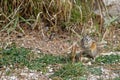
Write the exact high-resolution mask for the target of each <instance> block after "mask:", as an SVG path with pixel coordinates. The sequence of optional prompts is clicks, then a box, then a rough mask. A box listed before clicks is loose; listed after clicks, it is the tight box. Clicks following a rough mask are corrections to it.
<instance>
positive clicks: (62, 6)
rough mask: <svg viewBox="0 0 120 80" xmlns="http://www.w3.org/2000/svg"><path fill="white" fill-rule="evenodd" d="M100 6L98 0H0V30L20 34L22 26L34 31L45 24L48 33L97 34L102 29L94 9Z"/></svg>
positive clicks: (100, 16)
mask: <svg viewBox="0 0 120 80" xmlns="http://www.w3.org/2000/svg"><path fill="white" fill-rule="evenodd" d="M103 8H104V9H105V7H104V5H103V3H102V1H99V0H23V1H22V0H1V2H0V27H1V28H0V29H1V31H7V32H8V33H10V32H13V31H16V30H18V31H21V32H23V33H24V28H25V27H28V28H29V29H37V30H40V29H42V28H44V27H45V28H46V27H47V32H49V33H48V34H51V32H55V33H58V32H60V31H64V30H66V29H67V30H71V28H72V29H74V30H75V31H77V32H78V33H79V34H86V33H88V34H92V35H97V36H100V37H101V35H103V34H104V33H105V29H106V28H104V27H103V22H104V20H103V19H102V14H101V12H100V15H96V14H95V13H94V10H96V9H99V10H100V11H102V9H103ZM23 24H26V25H25V26H24V25H23ZM28 28H25V29H28ZM106 30H107V29H106ZM102 37H104V36H102Z"/></svg>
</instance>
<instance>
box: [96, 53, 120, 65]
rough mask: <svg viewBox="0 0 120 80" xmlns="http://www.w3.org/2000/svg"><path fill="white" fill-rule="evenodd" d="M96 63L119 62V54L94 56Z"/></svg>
mask: <svg viewBox="0 0 120 80" xmlns="http://www.w3.org/2000/svg"><path fill="white" fill-rule="evenodd" d="M95 61H96V62H98V63H104V64H112V63H119V62H120V55H113V54H111V55H105V56H100V57H98V58H96V60H95Z"/></svg>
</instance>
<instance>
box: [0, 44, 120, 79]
mask: <svg viewBox="0 0 120 80" xmlns="http://www.w3.org/2000/svg"><path fill="white" fill-rule="evenodd" d="M95 61H96V62H95V63H94V64H95V65H97V66H99V64H98V63H105V64H112V63H118V62H120V56H119V55H109V56H100V57H98V58H96V60H95ZM11 65H12V67H11ZM50 65H51V66H52V68H53V70H54V74H52V75H50V77H51V78H52V79H53V80H56V78H57V79H58V78H59V79H62V80H70V79H71V80H86V79H87V75H88V74H94V75H101V74H102V71H101V68H100V67H96V66H94V65H91V66H86V65H83V63H81V62H75V63H72V62H71V60H70V58H69V57H66V56H55V55H52V54H43V53H37V54H36V53H33V52H31V51H30V50H29V49H26V48H23V47H16V46H15V45H11V46H9V47H7V48H6V49H0V67H3V66H6V67H10V68H11V69H14V68H16V67H17V68H24V67H25V66H26V67H28V68H29V69H32V70H37V71H42V72H43V74H46V73H47V72H49V69H48V68H47V67H48V66H50ZM55 66H57V67H59V68H57V67H55ZM11 73H12V71H7V72H6V74H7V75H9V74H11ZM115 80H119V78H116V79H115Z"/></svg>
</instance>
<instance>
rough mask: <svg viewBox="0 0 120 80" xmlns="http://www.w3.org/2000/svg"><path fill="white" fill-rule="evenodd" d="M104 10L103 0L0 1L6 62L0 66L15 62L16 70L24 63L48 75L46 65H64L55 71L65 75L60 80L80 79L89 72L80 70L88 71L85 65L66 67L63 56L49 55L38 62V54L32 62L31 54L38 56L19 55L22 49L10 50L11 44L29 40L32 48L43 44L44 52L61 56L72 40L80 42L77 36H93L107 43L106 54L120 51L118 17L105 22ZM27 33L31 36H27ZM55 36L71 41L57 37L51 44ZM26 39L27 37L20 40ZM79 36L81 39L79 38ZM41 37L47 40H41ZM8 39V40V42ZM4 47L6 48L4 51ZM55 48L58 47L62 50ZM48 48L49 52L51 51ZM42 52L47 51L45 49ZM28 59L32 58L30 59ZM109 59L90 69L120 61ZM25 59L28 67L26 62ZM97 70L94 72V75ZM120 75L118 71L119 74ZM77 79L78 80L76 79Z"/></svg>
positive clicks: (1, 28)
mask: <svg viewBox="0 0 120 80" xmlns="http://www.w3.org/2000/svg"><path fill="white" fill-rule="evenodd" d="M97 9H98V10H100V13H99V14H96V13H95V12H94V11H95V10H97ZM102 10H107V8H106V7H105V6H104V4H103V2H102V0H0V52H1V53H0V60H1V61H3V62H0V65H1V64H2V66H3V65H4V64H8V65H9V66H10V64H12V63H13V64H14V66H15V67H16V63H17V65H18V62H19V60H21V62H20V64H22V65H24V66H27V67H28V68H29V67H30V69H31V68H33V69H35V70H38V71H39V69H40V70H41V69H42V68H44V69H43V70H44V71H46V73H47V70H46V66H54V65H55V66H56V65H57V66H58V65H60V64H61V65H62V66H60V67H63V69H62V68H61V69H60V70H59V71H57V72H55V74H53V76H55V77H56V76H58V75H60V74H62V75H61V76H60V78H61V77H63V76H64V74H65V76H64V79H70V78H71V77H73V78H72V79H74V77H75V79H81V78H79V77H78V74H81V75H82V74H84V73H86V71H83V72H81V69H82V70H87V67H89V66H86V65H84V66H86V67H85V68H84V66H83V65H82V63H79V62H78V63H75V64H73V65H72V66H71V63H69V60H68V62H66V64H63V63H61V61H67V60H66V59H67V58H65V60H64V57H63V58H61V57H58V58H57V57H56V56H55V57H54V56H53V55H52V56H51V55H50V56H49V55H48V56H45V55H46V54H45V55H44V57H43V58H40V59H39V58H38V55H37V57H35V58H34V59H33V60H31V58H33V56H31V55H35V54H32V53H31V55H30V56H29V55H26V54H25V55H26V56H24V55H22V54H16V52H19V51H20V53H23V54H24V53H25V52H21V51H22V50H19V48H16V47H13V48H12V49H11V48H10V47H9V43H8V41H9V40H10V39H11V38H12V39H13V41H16V42H18V43H19V44H22V43H24V42H25V41H27V42H28V44H29V43H30V44H31V46H33V47H34V48H35V47H37V45H40V49H42V50H43V49H46V52H50V51H51V53H52V52H56V53H60V52H62V51H63V52H64V50H63V49H66V47H67V48H68V47H69V46H71V42H72V40H73V41H76V40H78V39H79V38H78V37H81V36H84V35H89V36H92V37H94V38H95V40H96V41H97V42H103V43H104V42H105V43H106V42H107V46H106V45H105V46H102V47H104V48H105V49H107V50H106V51H108V50H109V51H113V50H114V51H120V26H119V23H117V24H116V22H115V20H116V19H115V18H110V20H108V22H105V20H104V18H103V14H102V13H101V11H102ZM106 14H107V13H106ZM107 16H109V15H107ZM30 32H31V33H30ZM16 33H18V34H17V37H16ZM19 33H20V34H19ZM28 33H30V34H29V35H28ZM32 34H33V35H32ZM24 35H25V36H24ZM31 35H32V36H31ZM55 35H57V36H59V35H65V36H67V38H69V39H68V40H67V41H66V42H65V41H64V40H61V38H58V39H57V41H56V42H55V41H54V40H53V42H52V41H51V40H52V39H53V38H54V37H55ZM1 36H2V37H1ZM9 36H10V37H9ZM23 36H24V38H21V37H23ZM71 36H72V37H71ZM76 36H78V37H77V39H76ZM46 37H47V38H46ZM14 38H17V39H14ZM40 38H41V39H40ZM42 38H45V39H43V40H42ZM64 38H66V37H64V36H62V39H64ZM6 39H8V40H7V41H6ZM20 39H21V41H20ZM46 39H50V41H48V42H47V40H46ZM45 40H46V41H45ZM2 41H6V43H5V44H4V43H3V42H2ZM58 43H59V44H58ZM64 43H65V44H64ZM62 44H64V45H62ZM113 44H114V45H113ZM5 45H7V46H5ZM1 46H4V47H2V48H1ZM24 46H28V47H27V48H31V47H29V46H30V45H27V43H26V44H24ZM49 46H51V47H49ZM100 46H101V45H100ZM41 47H42V48H41ZM9 48H10V49H9ZM14 48H15V49H14ZM49 48H51V49H49ZM56 48H59V50H58V49H56ZM37 49H38V48H37ZM47 49H49V50H50V51H49V50H47ZM2 51H3V52H2ZM23 51H24V50H23ZM4 52H5V53H6V54H5V53H4ZM43 52H45V51H44V50H43ZM10 53H11V54H10ZM12 53H13V54H12ZM4 55H7V57H8V58H6V57H5V56H4ZM14 56H15V57H14ZM19 56H20V57H19ZM22 56H24V57H22ZM27 56H28V57H30V59H29V58H28V57H27ZM21 57H22V58H21ZM26 57H27V58H26ZM108 58H109V56H105V57H100V58H98V59H96V61H97V62H96V63H93V65H90V67H91V69H92V66H94V65H95V66H96V65H97V66H100V65H101V64H100V65H99V63H100V62H103V63H105V62H108V63H109V62H110V63H112V62H115V60H116V59H117V60H119V61H120V59H119V58H120V57H119V56H117V57H116V56H115V57H114V59H113V56H112V57H111V56H110V58H109V59H110V61H108V60H107V59H108ZM4 59H5V60H6V63H5V62H4ZM15 59H16V60H18V59H19V60H18V62H16V60H15ZM24 59H25V60H26V63H28V64H26V63H24ZM7 60H8V61H7ZM9 60H10V61H11V60H12V61H11V63H9ZM22 61H23V62H22ZM32 61H33V62H32ZM41 61H43V62H41ZM50 61H51V62H50ZM119 61H117V62H118V64H116V65H115V66H118V65H119ZM98 62H99V63H98ZM57 63H58V64H57ZM59 63H60V64H59ZM38 64H39V65H38ZM41 64H42V65H41ZM2 66H0V68H2ZM9 66H8V67H9ZM79 66H81V67H79ZM95 66H94V67H95ZM105 66H106V65H105ZM20 67H21V65H20ZM40 67H41V68H40ZM55 68H56V67H55ZM74 68H76V69H74ZM79 68H80V69H79ZM64 69H66V72H64V73H63V71H64ZM67 69H68V72H67ZM69 69H70V70H69ZM98 70H102V69H98ZM118 70H119V69H118ZM41 71H42V70H41ZM69 71H71V72H69ZM77 71H78V72H77ZM79 71H80V72H79ZM95 71H96V70H95ZM95 71H91V73H92V72H95ZM115 71H116V69H115ZM72 72H77V73H75V74H73V73H72ZM88 72H90V71H88ZM91 73H90V74H91ZM95 73H96V72H95ZM100 73H101V72H100ZM108 73H109V72H108ZM66 74H68V75H72V76H70V78H69V76H68V75H66ZM86 74H88V73H86ZM119 74H120V72H118V75H119ZM76 76H77V77H78V78H76ZM0 77H1V76H0ZM66 77H67V78H66ZM85 77H86V76H83V77H82V78H83V80H85V79H86V78H85Z"/></svg>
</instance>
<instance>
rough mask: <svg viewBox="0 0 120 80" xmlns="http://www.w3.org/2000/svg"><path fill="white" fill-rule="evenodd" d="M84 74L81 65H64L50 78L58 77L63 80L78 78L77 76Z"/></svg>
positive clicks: (84, 69)
mask: <svg viewBox="0 0 120 80" xmlns="http://www.w3.org/2000/svg"><path fill="white" fill-rule="evenodd" d="M85 73H86V68H85V66H83V65H82V63H75V64H70V63H68V64H66V65H64V66H63V67H62V68H61V69H59V70H58V71H56V72H55V73H54V74H53V75H52V76H51V77H55V76H59V77H62V78H63V79H64V80H66V79H72V78H78V77H79V76H83V75H84V74H85Z"/></svg>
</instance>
